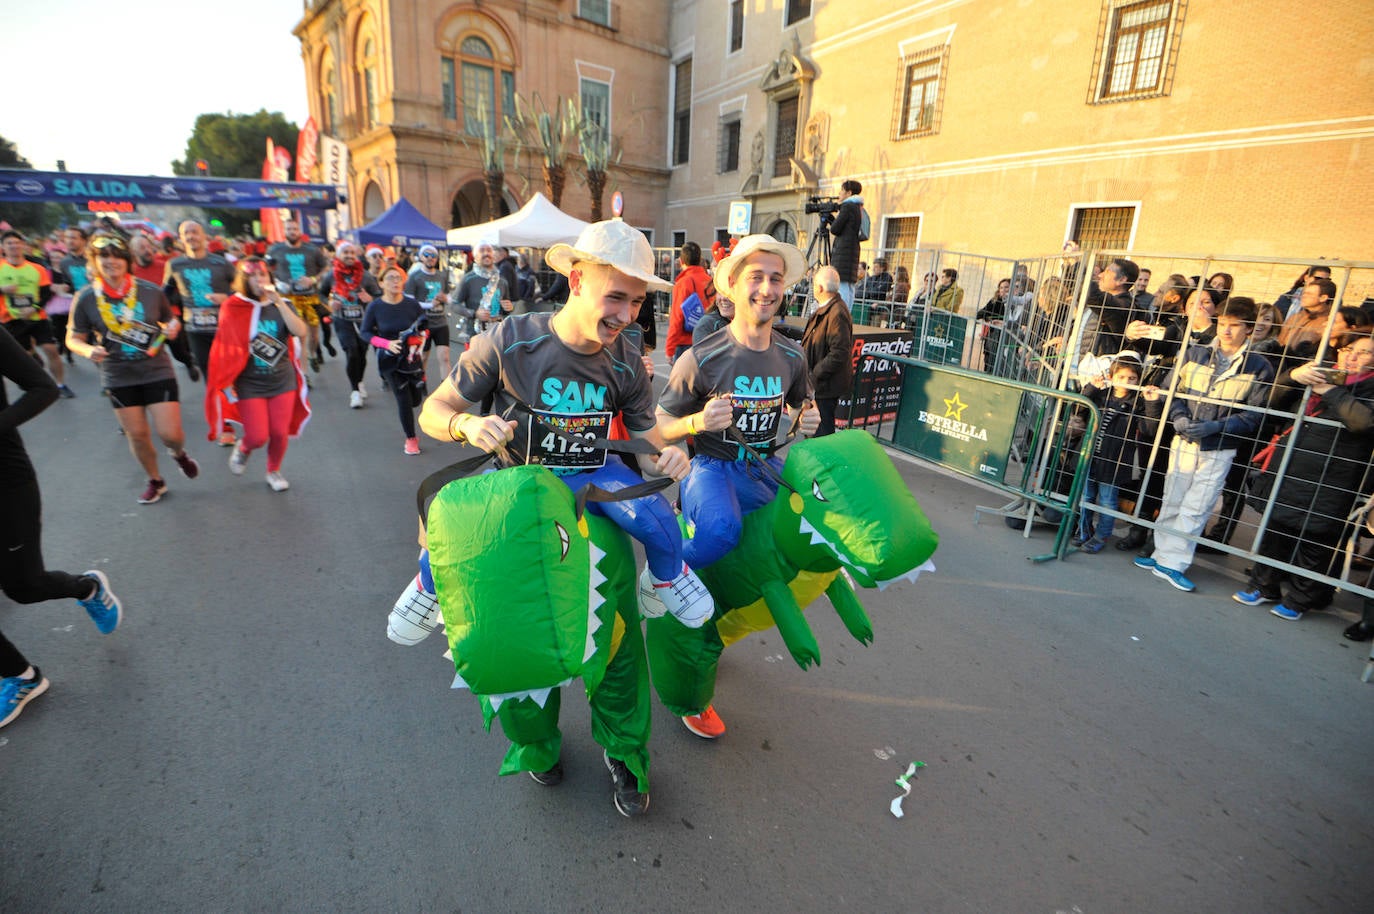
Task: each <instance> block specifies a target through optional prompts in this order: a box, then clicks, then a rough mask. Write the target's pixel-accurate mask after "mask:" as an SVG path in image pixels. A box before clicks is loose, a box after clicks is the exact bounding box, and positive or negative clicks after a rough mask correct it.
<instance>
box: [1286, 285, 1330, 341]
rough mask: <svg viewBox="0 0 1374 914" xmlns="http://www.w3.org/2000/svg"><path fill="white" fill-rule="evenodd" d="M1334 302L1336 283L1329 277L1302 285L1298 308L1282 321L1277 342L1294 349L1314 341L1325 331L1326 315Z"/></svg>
mask: <svg viewBox="0 0 1374 914" xmlns="http://www.w3.org/2000/svg"><path fill="white" fill-rule="evenodd" d="M1335 303H1336V284H1335V283H1334V282H1332V281H1331V280H1329V279H1314V280H1312V281H1311V282H1309V283H1308V284H1307V285H1305V286H1303V289H1302V297H1301V298H1300V299H1299V300H1298V304H1299V306H1300V307H1299V308H1298V310H1297V311H1294V312H1293V313H1292V314H1290V315H1289V316H1288V319H1287V320H1285V321H1284V322H1283V329H1282V330H1281V331H1279V343H1280V345H1282V346H1283V348H1284V349H1287V350H1290V351H1294V350H1296V349H1297V347H1298V346H1300V345H1301V344H1302V343H1315V342H1317V341H1318V340H1320V339H1321V338H1322V334H1324V333H1325V332H1326V317H1327V315H1328V314H1330V313H1331V309H1332V307H1333V306H1334V305H1335Z"/></svg>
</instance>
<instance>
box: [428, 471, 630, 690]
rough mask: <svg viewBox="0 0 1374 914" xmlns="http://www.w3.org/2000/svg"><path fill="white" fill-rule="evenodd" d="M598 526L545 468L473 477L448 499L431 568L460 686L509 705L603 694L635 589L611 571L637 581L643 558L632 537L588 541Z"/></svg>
mask: <svg viewBox="0 0 1374 914" xmlns="http://www.w3.org/2000/svg"><path fill="white" fill-rule="evenodd" d="M589 522H591V523H604V522H603V521H601V519H600V518H594V517H591V516H589V515H584V516H583V518H578V516H577V513H576V509H575V503H574V499H573V494H572V492H571V491H570V490H569V489H568V487H567V486H566V485H564V484H563V483H562V482H561V481H559V480H558V478H557V477H555V476H554V475H553V474H552V473H550V472H549V471H548V470H546V469H544V468H543V467H540V466H523V467H513V468H510V469H506V470H502V471H500V472H497V473H487V474H484V475H481V476H475V477H470V478H468V479H464V480H460V481H459V482H457V483H451V484H449V485H448V486H445V487H444V489H443V490H442V491H441V492H440V493H439V495H438V496H436V498H435V499H434V502H433V504H432V505H431V506H430V510H429V520H428V523H427V525H426V526H427V529H428V531H429V533H428V540H429V550H430V568H431V569H432V570H433V573H434V584H435V589H436V592H437V593H438V595H439V602H440V604H441V605H442V606H443V610H444V625H445V631H446V632H447V635H448V640H449V645H450V647H452V649H453V662H454V666H455V668H456V670H457V677H458V678H457V679H456V680H455V683H454V684H455V686H457V687H462V686H467V687H468V688H470V689H471V690H472V691H473V692H474V693H476V694H478V695H483V696H486V697H488V698H491V699H493V700H494V701H495V703H496V704H498V705H499V704H500V701H501V700H504V699H506V698H519V697H525V696H530V697H534V698H536V699H538V698H540V697H541V695H547V693H548V691H549V689H552V688H555V687H557V686H559V685H563V684H566V683H568V682H570V681H571V680H572V679H574V678H578V677H580V678H582V679H583V680H584V681H585V682H586V684H587V690H588V692H592V691H595V689H596V686H597V684H598V683H599V682H600V680H601V677H602V675H603V674H604V673H605V670H606V664H607V662H608V660H609V658H610V656H611V654H612V653H613V652H614V647H613V645H612V635H613V633H614V631H615V625H614V616H615V603H616V601H617V600H618V599H621V598H622V597H621V595H619V593H618V591H619V590H620V589H624V588H625V587H629V586H631V585H629V584H627V583H626V582H624V581H620V582H619V583H617V582H616V581H610V580H608V573H607V572H606V571H603V569H612V570H614V569H615V568H621V569H622V570H621V571H620V572H619V573H616V574H612V575H611V576H612V577H615V578H617V579H620V578H632V576H633V571H634V556H633V553H629V555H628V556H627V555H626V554H625V553H628V552H629V547H628V545H627V543H626V542H625V538H624V536H615V535H614V534H612V535H610V536H602V537H598V539H599V540H600V541H601V542H600V544H598V543H594V542H592V541H591V540H590V539H588V536H587V531H588V527H587V523H589ZM616 532H618V531H616ZM611 553H614V554H613V555H612V554H611ZM631 599H633V598H632V597H631Z"/></svg>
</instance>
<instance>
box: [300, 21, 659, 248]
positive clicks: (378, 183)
mask: <svg viewBox="0 0 1374 914" xmlns="http://www.w3.org/2000/svg"><path fill="white" fill-rule="evenodd" d="M669 6H670V4H669V3H668V2H667V0H649V2H638V0H636V2H634V3H628V2H615V0H468V2H456V3H455V2H452V0H313V2H308V3H307V5H306V9H305V12H304V15H303V17H302V19H301V21H300V23H299V24H298V25H297V26H296V29H295V34H296V36H297V37H298V38H299V39H300V42H301V56H302V60H303V63H304V66H305V71H306V84H307V91H308V93H309V96H310V111H311V114H312V115H313V116H314V118H315V121H316V123H317V124H319V126H320V132H321V133H322V134H324V135H326V136H332V137H335V138H337V139H339V140H342V141H344V142H345V143H347V145H348V148H349V153H350V175H349V191H350V194H349V196H350V205H351V207H352V209H353V214H354V222H355V223H357V222H363V221H367V220H368V219H371V218H373V217H375V216H376V215H377V214H379V213H380V212H381V211H382V210H384V209H385V208H386V207H388V206H390V205H391V204H392V203H395V202H396V200H397V199H398V198H399V197H401V196H405V197H406V198H407V199H408V200H409V201H410V202H411V203H412V204H414V205H415V206H416V207H417V208H418V209H419V210H420V211H421V212H423V213H424V214H425V215H426V216H428V217H429V218H430V219H431V220H432V221H433V222H435V223H436V224H438V225H440V226H443V227H450V226H458V225H469V224H472V223H476V222H481V221H485V220H486V219H488V218H491V216H492V214H491V212H490V210H489V207H488V205H487V198H486V190H485V185H484V177H483V172H484V169H483V162H482V155H481V144H480V142H479V139H478V134H479V132H480V127H479V123H478V121H477V116H476V112H477V111H478V110H479V108H481V107H483V106H490V109H489V110H494V113H495V116H496V118H498V119H501V120H504V118H505V117H507V116H508V115H512V114H514V113H515V112H514V111H513V108H514V98H515V96H516V94H519V95H520V96H521V97H523V98H525V99H533V98H535V97H536V96H537V98H538V99H539V100H540V101H542V102H543V103H544V104H546V105H549V106H552V105H553V104H554V103H555V102H556V100H557V99H558V98H559V97H560V96H561V97H563V98H576V99H580V100H581V102H582V104H583V105H584V107H585V108H586V109H587V110H588V111H589V112H595V115H596V116H597V117H599V118H601V119H602V122H603V124H604V126H606V127H607V129H608V130H609V131H610V132H611V135H612V136H614V137H616V138H617V139H618V140H619V141H620V144H621V146H620V158H619V161H618V162H616V163H615V164H614V166H613V167H612V168H611V169H610V172H609V178H610V180H609V183H608V185H607V187H606V191H605V209H606V213H607V214H609V212H610V197H611V194H612V193H613V192H614V191H617V190H618V191H620V192H621V193H622V194H623V197H624V199H625V201H626V203H625V218H626V220H627V221H630V222H632V223H633V224H635V225H637V226H643V227H644V228H647V229H653V228H654V227H655V226H656V225H657V223H658V222H659V220H660V219H661V214H662V212H663V210H664V207H665V206H666V205H667V186H668V169H667V168H666V167H665V166H664V164H663V139H662V130H661V129H660V128H659V127H658V125H659V124H660V123H661V122H662V121H663V119H664V117H665V113H664V99H665V89H664V87H665V86H666V81H667V72H668V71H667V59H668V52H667V36H668V8H669ZM573 150H574V154H573V156H572V158H571V160H570V161H569V162H568V180H567V185H566V188H565V190H564V195H563V199H562V206H563V209H564V210H566V211H567V212H569V213H571V214H573V215H575V216H580V217H582V218H587V217H588V216H589V214H590V208H591V203H590V198H589V195H588V191H587V188H586V185H585V183H584V182H583V181H582V180H580V179H579V177H578V172H579V162H580V159H579V157H578V155H577V153H576V150H577V144H576V143H574V144H573ZM504 171H505V187H504V191H503V200H502V205H501V207H500V208H501V212H500V213H497V214H496V215H503V214H504V213H506V212H510V211H511V210H514V209H516V208H518V207H519V206H520V205H521V204H522V203H524V202H525V201H526V200H527V199H528V198H529V197H530V196H531V195H532V194H533V193H534V192H535V191H537V190H538V191H542V190H543V189H544V180H543V175H542V169H541V159H540V157H539V155H538V154H537V152H536V151H534V150H530V149H521V150H518V151H517V149H516V148H514V147H513V148H511V149H510V150H509V151H508V152H507V155H506V161H505V169H504Z"/></svg>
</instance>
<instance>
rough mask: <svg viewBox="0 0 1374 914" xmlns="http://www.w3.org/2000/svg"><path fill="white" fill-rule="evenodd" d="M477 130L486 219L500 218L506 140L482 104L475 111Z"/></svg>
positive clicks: (487, 107) (486, 107)
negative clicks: (485, 195)
mask: <svg viewBox="0 0 1374 914" xmlns="http://www.w3.org/2000/svg"><path fill="white" fill-rule="evenodd" d="M476 119H477V128H478V130H480V131H481V132H480V133H479V134H478V137H479V139H480V140H481V143H482V178H483V180H484V181H485V182H486V185H487V212H488V216H487V218H488V219H498V218H500V216H501V191H502V190H503V189H504V188H505V186H506V143H507V141H508V138H507V136H506V134H505V132H504V131H503V130H502V129H501V124H500V122H498V121H497V120H496V119H495V118H494V117H492V113H491V107H490V105H489V104H484V105H482V106H480V107H479V108H478V109H477V118H476Z"/></svg>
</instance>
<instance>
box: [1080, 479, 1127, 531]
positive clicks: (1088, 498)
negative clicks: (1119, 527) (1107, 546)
mask: <svg viewBox="0 0 1374 914" xmlns="http://www.w3.org/2000/svg"><path fill="white" fill-rule="evenodd" d="M1091 505H1100V506H1101V507H1103V508H1110V509H1111V510H1113V511H1115V510H1117V508H1119V507H1120V506H1121V489H1120V488H1119V487H1117V486H1112V485H1108V484H1107V483H1105V482H1098V481H1097V480H1096V479H1093V477H1092V474H1091V473H1089V474H1088V481H1087V482H1086V483H1085V484H1084V486H1083V509H1082V511H1081V512H1080V514H1079V515H1078V538H1079V539H1081V540H1083V542H1085V543H1086V542H1087V541H1088V540H1090V539H1099V540H1105V539H1106V538H1107V537H1109V536H1111V535H1112V528H1113V527H1115V526H1116V518H1115V517H1112V516H1111V515H1110V514H1098V513H1097V512H1096V511H1090V510H1088V508H1089V506H1091Z"/></svg>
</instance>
